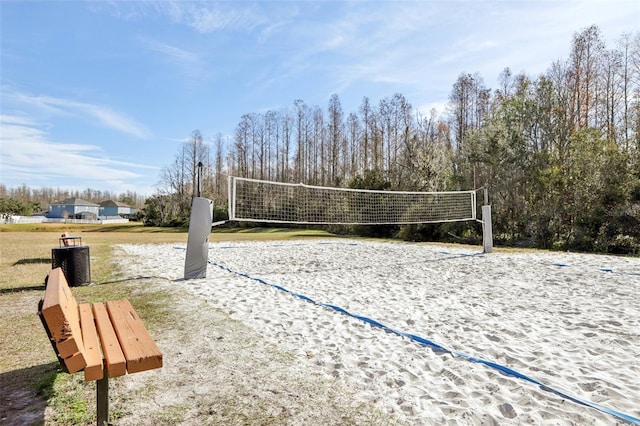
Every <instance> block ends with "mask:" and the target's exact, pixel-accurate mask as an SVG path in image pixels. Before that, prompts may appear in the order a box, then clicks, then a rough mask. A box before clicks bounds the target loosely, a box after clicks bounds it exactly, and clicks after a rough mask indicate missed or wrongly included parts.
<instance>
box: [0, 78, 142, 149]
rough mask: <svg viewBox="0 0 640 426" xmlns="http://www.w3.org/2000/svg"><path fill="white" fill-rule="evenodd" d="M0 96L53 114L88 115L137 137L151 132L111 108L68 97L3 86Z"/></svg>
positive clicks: (108, 126) (103, 124) (106, 125)
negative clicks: (24, 91)
mask: <svg viewBox="0 0 640 426" xmlns="http://www.w3.org/2000/svg"><path fill="white" fill-rule="evenodd" d="M2 97H3V98H4V100H5V103H6V101H10V102H14V103H16V104H21V105H23V106H25V105H26V106H30V107H35V108H37V109H40V110H43V111H46V112H48V113H52V114H55V115H64V116H75V117H87V116H88V117H90V118H93V119H94V120H97V122H98V123H99V124H101V125H102V126H104V127H107V128H110V129H113V130H116V131H119V132H122V133H125V134H128V135H131V136H134V137H136V138H139V139H149V138H150V137H151V136H152V134H151V131H150V130H149V129H147V128H146V127H145V126H144V125H142V124H140V123H138V122H136V121H135V120H134V119H132V118H130V117H128V116H126V115H124V114H122V113H119V112H117V111H113V110H112V109H110V108H108V107H105V106H102V105H94V104H89V103H85V102H78V101H74V100H70V99H63V98H56V97H52V96H42V95H29V94H24V93H18V92H13V91H10V90H9V89H6V88H4V87H3V93H2Z"/></svg>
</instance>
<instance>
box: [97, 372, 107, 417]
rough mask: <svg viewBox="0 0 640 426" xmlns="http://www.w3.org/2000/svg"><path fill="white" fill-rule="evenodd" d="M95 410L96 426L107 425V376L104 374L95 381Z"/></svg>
mask: <svg viewBox="0 0 640 426" xmlns="http://www.w3.org/2000/svg"><path fill="white" fill-rule="evenodd" d="M96 408H97V415H98V426H106V425H108V424H109V376H108V375H107V374H106V372H105V375H104V377H103V378H102V379H100V380H97V381H96Z"/></svg>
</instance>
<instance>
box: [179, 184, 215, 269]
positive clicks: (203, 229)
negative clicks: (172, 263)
mask: <svg viewBox="0 0 640 426" xmlns="http://www.w3.org/2000/svg"><path fill="white" fill-rule="evenodd" d="M212 222H213V201H211V200H209V199H208V198H202V197H194V199H193V202H192V203H191V217H190V219H189V237H188V239H187V256H186V257H185V261H184V279H185V280H191V279H195V278H205V277H206V276H207V260H208V256H209V234H210V233H211V223H212Z"/></svg>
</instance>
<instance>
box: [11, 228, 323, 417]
mask: <svg viewBox="0 0 640 426" xmlns="http://www.w3.org/2000/svg"><path fill="white" fill-rule="evenodd" d="M63 232H66V233H69V234H71V235H77V236H80V237H82V242H83V243H84V244H85V245H88V246H89V248H90V267H91V279H92V281H93V282H97V283H105V282H109V283H110V284H109V285H90V286H84V287H78V288H76V289H75V290H74V294H75V296H76V298H77V299H78V301H79V302H81V303H82V302H93V301H99V300H109V299H115V298H121V297H126V298H129V299H130V300H131V301H132V303H133V304H134V306H136V309H137V310H138V312H139V313H140V316H141V317H142V318H145V321H147V322H148V324H147V325H148V326H149V327H150V328H154V327H161V326H162V322H163V312H166V309H167V306H166V305H168V301H167V299H168V295H167V294H162V293H161V292H159V291H157V290H148V291H147V290H140V288H141V287H143V286H139V285H138V287H135V285H136V284H135V283H131V282H128V281H126V280H123V281H118V278H121V275H120V271H119V270H118V267H117V265H116V263H115V262H114V259H113V254H112V248H113V246H114V245H116V244H125V243H143V244H153V243H186V241H187V232H186V230H178V231H176V230H171V229H160V228H146V227H142V226H140V225H135V224H134V225H117V226H96V225H64V224H37V225H0V312H1V313H2V314H1V315H0V423H1V424H7V425H10V424H42V423H44V420H45V409H47V406H49V407H52V406H53V408H49V410H50V411H53V412H54V414H53V417H52V418H53V419H54V421H53V423H58V424H65V423H84V422H86V421H87V419H90V418H91V416H92V410H93V409H94V407H92V406H91V405H92V404H91V403H90V402H89V404H86V403H85V402H86V401H91V399H92V397H93V396H92V395H93V387H92V386H82V385H81V382H82V379H81V378H80V379H77V377H79V376H78V375H74V376H69V375H58V374H57V372H58V371H59V369H58V363H57V360H56V358H55V356H54V353H53V350H52V348H51V346H50V343H49V342H48V339H47V337H46V334H45V332H44V330H43V328H42V324H41V323H40V319H39V318H38V316H37V304H38V301H39V300H40V298H41V297H42V295H43V291H44V279H45V277H46V275H47V273H48V272H49V270H50V269H51V249H52V248H54V247H57V246H58V238H59V237H60V235H61V233H63ZM314 236H322V237H327V236H330V234H327V233H324V232H319V231H296V230H293V231H292V230H273V229H270V230H260V229H253V230H239V231H238V230H237V231H232V232H216V233H212V234H211V238H210V240H211V241H228V240H273V239H291V238H298V237H303V238H308V237H314ZM163 303H164V305H163ZM165 321H166V319H165ZM61 377H63V379H61ZM56 395H58V397H56ZM60 404H62V406H63V408H60V407H59V405H60ZM86 405H89V406H88V407H87V406H86ZM56 411H59V412H65V415H67V414H68V416H67V417H65V416H63V417H60V416H59V414H61V413H58V416H56V414H55V412H56ZM49 417H51V416H49Z"/></svg>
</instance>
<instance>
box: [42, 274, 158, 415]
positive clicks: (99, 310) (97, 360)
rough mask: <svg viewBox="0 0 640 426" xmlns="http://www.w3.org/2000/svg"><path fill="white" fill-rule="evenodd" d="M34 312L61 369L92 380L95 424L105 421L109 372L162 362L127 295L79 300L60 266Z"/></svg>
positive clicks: (147, 367) (120, 372)
mask: <svg viewBox="0 0 640 426" xmlns="http://www.w3.org/2000/svg"><path fill="white" fill-rule="evenodd" d="M38 314H39V315H40V319H41V320H42V324H43V325H44V328H45V330H46V331H47V335H48V336H49V339H50V340H51V344H52V346H53V350H54V351H55V353H56V355H57V357H58V360H59V361H60V365H61V366H62V368H63V370H64V371H66V372H68V373H77V372H80V371H82V372H84V380H85V381H93V380H96V381H97V384H96V403H97V420H98V425H103V424H108V422H109V377H117V376H123V375H125V374H127V373H129V374H131V373H137V372H140V371H146V370H152V369H155V368H160V367H162V353H161V352H160V350H159V349H158V346H157V345H156V343H155V341H154V340H153V338H152V337H151V336H150V335H149V332H148V331H147V329H146V327H145V326H144V324H143V323H142V321H141V320H140V317H139V316H138V314H137V313H136V311H135V310H134V309H133V306H131V303H129V301H128V300H124V299H123V300H114V301H108V302H106V303H92V304H89V303H83V304H80V305H78V303H77V302H76V299H75V297H74V296H73V294H72V293H71V288H70V287H69V285H68V284H67V280H66V278H65V276H64V273H63V272H62V269H61V268H56V269H54V270H52V271H51V273H50V274H49V278H48V280H47V287H46V290H45V294H44V298H43V299H42V300H40V303H39V305H38Z"/></svg>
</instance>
